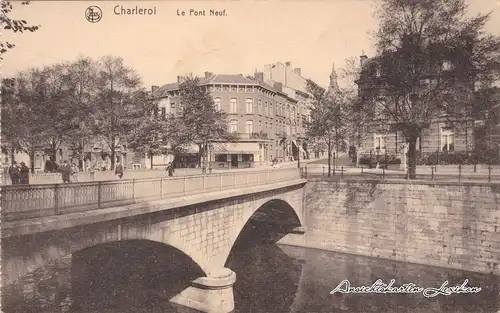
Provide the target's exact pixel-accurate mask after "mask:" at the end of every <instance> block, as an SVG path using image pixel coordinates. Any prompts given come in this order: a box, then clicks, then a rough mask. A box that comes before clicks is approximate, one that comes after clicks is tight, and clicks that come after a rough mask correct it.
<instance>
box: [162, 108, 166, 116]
mask: <svg viewBox="0 0 500 313" xmlns="http://www.w3.org/2000/svg"><path fill="white" fill-rule="evenodd" d="M166 116H167V108H161V117H162V118H165V117H166Z"/></svg>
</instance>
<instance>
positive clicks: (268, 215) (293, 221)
mask: <svg viewBox="0 0 500 313" xmlns="http://www.w3.org/2000/svg"><path fill="white" fill-rule="evenodd" d="M255 204H256V205H255V206H254V207H253V209H252V210H248V211H246V212H245V214H244V216H243V218H242V221H243V222H242V223H240V224H238V225H236V227H234V229H233V232H232V235H231V240H230V243H229V246H228V249H227V250H226V251H225V253H224V254H223V255H221V258H220V259H219V260H218V261H217V262H212V263H213V264H221V265H224V264H226V262H227V260H228V258H229V256H230V254H231V252H232V251H233V249H234V248H235V243H236V242H237V240H238V239H239V238H240V236H241V235H242V231H243V230H244V229H245V228H246V227H251V226H250V225H249V223H250V222H251V221H252V220H253V219H256V220H260V221H264V222H271V223H275V224H281V225H282V226H287V228H288V229H290V230H291V229H293V228H295V227H300V226H302V225H303V224H302V210H301V209H300V208H298V207H297V206H294V205H292V204H291V203H290V201H288V200H287V199H283V198H280V197H273V198H271V199H265V200H263V201H257V202H256V203H255Z"/></svg>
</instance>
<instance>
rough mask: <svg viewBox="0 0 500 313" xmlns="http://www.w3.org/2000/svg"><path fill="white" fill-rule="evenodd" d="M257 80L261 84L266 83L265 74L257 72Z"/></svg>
mask: <svg viewBox="0 0 500 313" xmlns="http://www.w3.org/2000/svg"><path fill="white" fill-rule="evenodd" d="M255 80H256V81H258V82H259V83H263V82H264V73H263V72H255Z"/></svg>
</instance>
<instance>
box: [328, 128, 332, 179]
mask: <svg viewBox="0 0 500 313" xmlns="http://www.w3.org/2000/svg"><path fill="white" fill-rule="evenodd" d="M331 172H332V140H331V138H330V135H328V177H330V176H331Z"/></svg>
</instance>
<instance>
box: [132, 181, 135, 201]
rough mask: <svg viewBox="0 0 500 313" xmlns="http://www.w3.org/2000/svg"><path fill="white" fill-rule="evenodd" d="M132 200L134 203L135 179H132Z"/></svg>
mask: <svg viewBox="0 0 500 313" xmlns="http://www.w3.org/2000/svg"><path fill="white" fill-rule="evenodd" d="M132 200H134V202H135V178H134V179H132Z"/></svg>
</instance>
